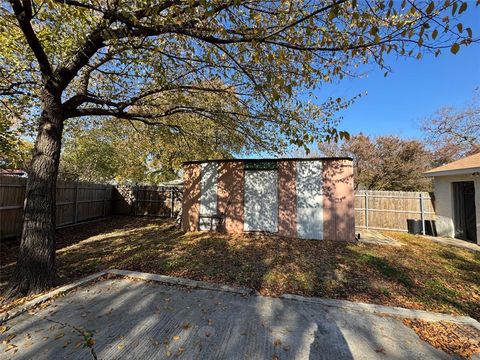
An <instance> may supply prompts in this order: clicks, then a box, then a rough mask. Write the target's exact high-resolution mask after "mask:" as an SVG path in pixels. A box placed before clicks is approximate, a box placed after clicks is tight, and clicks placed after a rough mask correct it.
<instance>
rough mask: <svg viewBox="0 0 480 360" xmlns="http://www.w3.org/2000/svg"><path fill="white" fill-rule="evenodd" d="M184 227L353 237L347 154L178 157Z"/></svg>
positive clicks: (350, 179) (306, 235) (232, 231)
mask: <svg viewBox="0 0 480 360" xmlns="http://www.w3.org/2000/svg"><path fill="white" fill-rule="evenodd" d="M183 184H184V196H183V206H182V226H183V229H184V230H185V231H197V230H221V231H225V232H228V233H238V232H265V233H272V234H277V235H280V236H286V237H298V238H304V239H318V240H321V239H328V240H354V239H355V223H354V209H353V206H354V204H353V203H354V194H353V165H352V159H351V158H312V159H304V158H295V159H226V160H207V161H188V162H185V163H184V181H183Z"/></svg>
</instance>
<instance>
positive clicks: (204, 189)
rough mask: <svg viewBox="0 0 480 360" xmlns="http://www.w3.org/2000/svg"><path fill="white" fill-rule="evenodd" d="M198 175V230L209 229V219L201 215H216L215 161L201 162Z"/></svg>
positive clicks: (216, 165)
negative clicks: (199, 174)
mask: <svg viewBox="0 0 480 360" xmlns="http://www.w3.org/2000/svg"><path fill="white" fill-rule="evenodd" d="M201 166H202V168H201V177H200V220H199V228H200V230H210V226H211V220H210V219H205V218H202V216H214V215H217V173H218V171H217V167H218V164H217V163H216V162H208V163H203V164H202V165H201Z"/></svg>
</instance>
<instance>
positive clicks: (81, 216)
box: [0, 176, 114, 239]
mask: <svg viewBox="0 0 480 360" xmlns="http://www.w3.org/2000/svg"><path fill="white" fill-rule="evenodd" d="M26 183H27V179H25V178H20V177H16V176H0V239H3V238H7V237H12V236H18V235H20V233H21V226H22V218H23V203H24V199H25V188H26ZM113 189H114V187H113V186H112V185H105V184H93V183H84V182H70V181H68V182H67V181H58V182H57V203H56V205H57V208H56V223H57V227H64V226H68V225H73V224H76V223H80V222H84V221H88V220H93V219H96V218H101V217H105V216H108V215H111V214H112V193H113Z"/></svg>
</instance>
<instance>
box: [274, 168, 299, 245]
mask: <svg viewBox="0 0 480 360" xmlns="http://www.w3.org/2000/svg"><path fill="white" fill-rule="evenodd" d="M295 165H296V162H295V161H279V162H278V235H281V236H287V237H296V236H297V196H296V183H295V176H296V170H295Z"/></svg>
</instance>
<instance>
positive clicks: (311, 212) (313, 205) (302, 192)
mask: <svg viewBox="0 0 480 360" xmlns="http://www.w3.org/2000/svg"><path fill="white" fill-rule="evenodd" d="M296 185H297V236H298V237H299V238H301V239H318V240H322V239H323V190H322V185H323V184H322V161H321V160H318V161H298V162H297V175H296Z"/></svg>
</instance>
